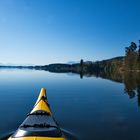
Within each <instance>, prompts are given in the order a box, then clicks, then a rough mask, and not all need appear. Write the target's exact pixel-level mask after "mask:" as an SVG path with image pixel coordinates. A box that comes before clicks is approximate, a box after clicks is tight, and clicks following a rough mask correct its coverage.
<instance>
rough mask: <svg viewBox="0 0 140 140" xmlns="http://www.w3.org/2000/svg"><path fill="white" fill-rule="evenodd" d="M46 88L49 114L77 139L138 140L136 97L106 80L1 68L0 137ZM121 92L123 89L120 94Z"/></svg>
mask: <svg viewBox="0 0 140 140" xmlns="http://www.w3.org/2000/svg"><path fill="white" fill-rule="evenodd" d="M42 87H44V88H46V89H47V96H48V99H49V103H50V105H51V108H52V111H53V114H54V117H55V119H56V120H57V122H58V123H59V124H60V126H61V128H62V130H64V132H65V133H67V132H68V133H70V135H71V134H72V135H73V136H74V137H76V138H77V139H79V140H105V139H107V140H118V139H123V140H138V139H139V137H140V133H139V130H140V108H139V106H138V97H137V96H135V97H134V98H132V99H130V97H129V96H128V95H127V93H125V92H124V89H125V85H124V84H123V83H117V82H113V81H110V80H106V79H102V78H96V77H83V79H81V78H80V76H79V75H75V74H62V73H61V74H55V73H49V72H46V71H39V70H18V69H13V70H12V69H7V70H6V69H2V70H0V138H1V139H2V137H3V136H5V135H8V134H9V133H11V132H14V131H15V130H16V129H17V128H18V126H19V125H20V124H21V123H22V122H23V120H24V119H25V118H26V114H27V113H29V112H30V111H31V109H32V107H33V105H34V103H35V101H36V99H37V97H38V94H39V92H40V88H42ZM125 91H126V90H125Z"/></svg>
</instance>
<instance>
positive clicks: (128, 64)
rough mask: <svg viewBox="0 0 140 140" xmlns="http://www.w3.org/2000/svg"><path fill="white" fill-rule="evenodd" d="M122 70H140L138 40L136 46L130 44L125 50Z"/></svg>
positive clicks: (139, 45) (139, 46)
mask: <svg viewBox="0 0 140 140" xmlns="http://www.w3.org/2000/svg"><path fill="white" fill-rule="evenodd" d="M124 69H125V70H128V71H139V70H140V40H139V43H138V45H137V44H136V43H135V42H131V44H130V46H129V47H126V48H125V61H124Z"/></svg>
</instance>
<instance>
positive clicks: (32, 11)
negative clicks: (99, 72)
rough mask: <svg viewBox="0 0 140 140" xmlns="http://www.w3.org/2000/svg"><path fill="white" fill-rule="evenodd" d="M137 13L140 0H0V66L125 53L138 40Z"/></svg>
mask: <svg viewBox="0 0 140 140" xmlns="http://www.w3.org/2000/svg"><path fill="white" fill-rule="evenodd" d="M139 14H140V1H139V0H0V62H1V63H4V64H7V63H13V64H48V63H56V62H69V61H79V60H80V59H81V58H83V59H84V60H91V61H95V60H102V59H107V58H111V57H115V56H120V55H124V48H125V47H126V46H128V45H129V44H130V42H131V41H138V40H139V39H140V18H139Z"/></svg>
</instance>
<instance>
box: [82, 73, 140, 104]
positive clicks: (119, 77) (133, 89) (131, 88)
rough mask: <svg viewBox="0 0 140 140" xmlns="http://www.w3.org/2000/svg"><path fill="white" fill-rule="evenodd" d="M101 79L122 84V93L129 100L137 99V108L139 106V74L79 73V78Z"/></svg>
mask: <svg viewBox="0 0 140 140" xmlns="http://www.w3.org/2000/svg"><path fill="white" fill-rule="evenodd" d="M84 76H85V77H93V76H94V77H97V78H98V77H101V78H104V79H109V80H112V81H115V82H119V83H123V84H124V93H125V94H127V95H128V96H129V98H130V99H132V98H134V97H137V102H138V106H140V72H127V73H126V72H125V73H109V72H105V71H91V72H89V73H83V72H80V78H81V79H82V78H83V77H84Z"/></svg>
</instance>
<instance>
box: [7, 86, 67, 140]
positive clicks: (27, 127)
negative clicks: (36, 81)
mask: <svg viewBox="0 0 140 140" xmlns="http://www.w3.org/2000/svg"><path fill="white" fill-rule="evenodd" d="M8 140H65V138H64V136H63V134H62V131H61V130H60V128H59V126H58V124H57V122H56V121H55V119H54V118H53V116H52V112H51V109H50V106H49V104H48V100H47V97H46V90H45V89H44V88H42V89H41V91H40V94H39V97H38V99H37V101H36V103H35V105H34V107H33V109H32V111H31V112H30V113H29V114H28V115H27V118H26V119H25V120H24V122H23V123H22V124H21V125H20V126H19V128H18V130H17V131H16V132H15V133H14V134H13V135H12V136H11V137H10V138H9V139H8Z"/></svg>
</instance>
